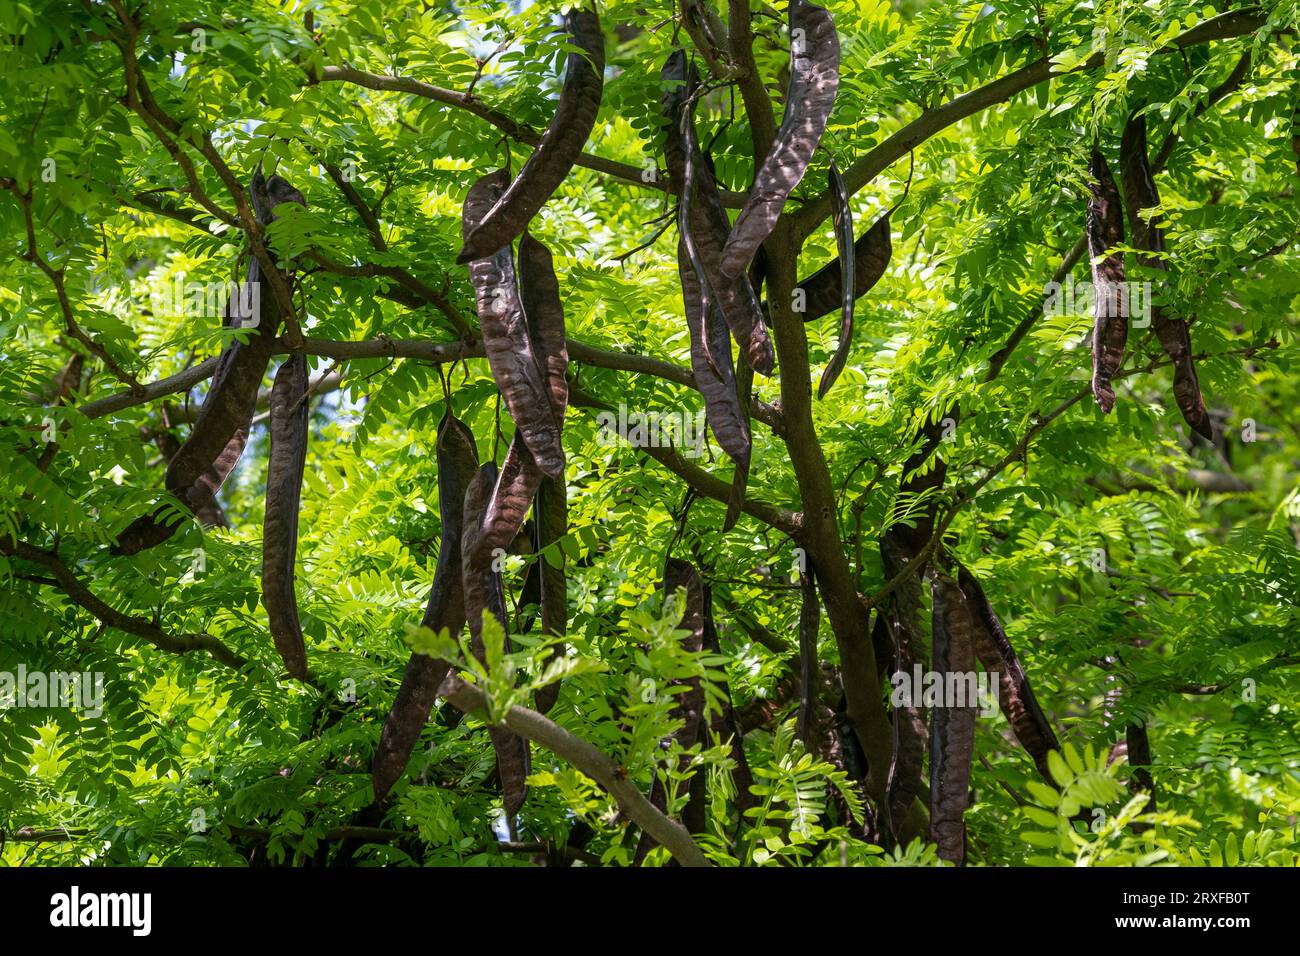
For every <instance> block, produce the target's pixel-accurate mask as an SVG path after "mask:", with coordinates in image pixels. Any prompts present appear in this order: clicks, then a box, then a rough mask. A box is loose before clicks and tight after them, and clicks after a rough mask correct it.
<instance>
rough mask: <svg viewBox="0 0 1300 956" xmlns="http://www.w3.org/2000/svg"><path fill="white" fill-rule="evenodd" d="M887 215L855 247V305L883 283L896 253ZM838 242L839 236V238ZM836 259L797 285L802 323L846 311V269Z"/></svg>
mask: <svg viewBox="0 0 1300 956" xmlns="http://www.w3.org/2000/svg"><path fill="white" fill-rule="evenodd" d="M889 215H890V214H889V213H888V212H886V213H885V214H884V215H882V216H881V217H880V218H879V219H877V220H876V221H875V222H874V223H872V224H871V228H870V229H868V230H867V231H866V232H864V233H863V234H862V235H861V236H859V237H858V241H857V242H855V243H854V244H853V298H854V301H855V302H856V301H857V300H858V299H860V298H862V297H863V296H864V295H866V294H867V293H868V292H870V291H871V289H872V288H873V287H874V286H875V284H876V283H877V282H879V281H880V277H881V276H883V275H884V274H885V269H887V268H888V267H889V257H890V256H892V255H893V254H894V245H893V239H892V238H891V236H890V234H889ZM836 238H837V240H838V238H839V237H838V236H837V237H836ZM840 262H841V259H840V258H836V259H834V260H832V261H831V262H828V263H827V264H826V265H824V266H822V267H821V268H820V269H818V270H817V271H816V272H814V273H813V274H812V275H810V276H809V277H808V278H807V279H805V280H804V281H803V282H800V283H799V284H798V285H797V286H795V305H796V306H800V307H802V313H803V320H804V321H805V322H812V321H813V320H814V319H820V318H821V317H822V316H823V315H825V314H826V313H828V312H832V311H834V310H835V309H837V308H840V309H842V308H843V302H844V298H843V295H844V270H843V267H842V266H841V265H840Z"/></svg>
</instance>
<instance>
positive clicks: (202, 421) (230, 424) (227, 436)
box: [112, 165, 306, 554]
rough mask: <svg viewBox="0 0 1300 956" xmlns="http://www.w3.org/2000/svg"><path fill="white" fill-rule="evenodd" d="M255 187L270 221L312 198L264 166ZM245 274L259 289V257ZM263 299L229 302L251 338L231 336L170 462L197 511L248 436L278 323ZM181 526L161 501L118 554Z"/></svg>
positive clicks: (261, 213)
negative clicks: (245, 312)
mask: <svg viewBox="0 0 1300 956" xmlns="http://www.w3.org/2000/svg"><path fill="white" fill-rule="evenodd" d="M249 194H250V196H252V201H253V207H254V210H255V211H256V213H257V215H258V220H259V221H260V222H261V223H262V225H264V226H265V225H269V224H270V223H271V222H273V221H274V219H275V216H274V214H273V212H272V210H273V209H274V208H275V207H276V206H277V205H279V204H280V203H282V202H296V203H299V204H301V205H306V200H305V199H304V198H303V195H302V193H301V192H299V191H298V190H297V189H295V188H294V187H293V186H291V185H289V183H288V182H286V181H285V180H283V179H281V178H280V177H279V176H272V177H271V178H270V179H269V180H267V179H264V178H263V177H262V171H261V166H260V165H259V166H258V168H257V170H256V172H255V173H254V174H253V181H252V185H251V186H250V188H249ZM247 275H248V278H247V284H246V288H247V289H250V290H254V291H258V290H260V286H261V271H260V267H259V264H258V261H257V259H252V260H251V261H250V262H249V264H248V273H247ZM286 278H288V276H287V275H286ZM261 298H262V297H261V296H260V294H259V295H256V296H254V297H253V300H252V301H253V302H254V303H256V305H257V309H258V311H257V313H256V314H254V315H251V316H241V315H239V314H238V313H239V311H240V309H239V305H240V303H239V302H238V301H237V300H236V297H233V296H232V300H231V302H230V303H228V304H227V306H226V314H225V317H224V319H223V322H222V324H223V325H224V326H225V327H227V328H240V327H244V328H252V329H254V331H253V333H252V335H251V336H250V337H249V339H248V342H247V343H240V342H238V341H232V342H231V343H230V344H229V345H228V346H226V348H225V350H224V351H223V352H222V353H221V356H220V358H219V359H218V360H217V368H216V372H215V374H214V375H213V377H212V382H211V384H210V385H209V387H208V394H207V397H206V398H205V399H204V402H203V407H202V408H200V409H199V415H198V418H197V419H196V420H195V422H194V427H193V428H192V429H190V434H189V437H188V438H186V440H185V441H184V442H183V443H182V444H181V447H180V449H179V450H178V451H177V452H176V454H175V455H174V456H173V457H172V459H171V461H170V462H168V465H167V474H166V478H165V479H164V484H165V487H166V488H167V491H168V492H170V493H171V494H172V496H173V497H175V498H176V499H177V500H179V501H180V502H181V504H182V505H183V506H184V507H185V508H186V509H187V510H189V511H190V512H193V513H198V512H200V511H203V510H205V509H207V508H209V507H210V506H211V503H212V502H213V500H214V499H215V498H216V495H217V492H218V491H220V490H221V486H222V485H223V484H224V483H225V481H226V479H227V478H228V477H229V476H230V472H231V471H232V470H233V469H234V467H235V464H236V463H237V462H238V461H239V457H240V455H242V454H243V452H244V446H245V445H246V444H247V442H248V429H249V425H250V423H251V422H252V419H253V412H254V410H255V408H256V406H257V393H258V390H259V389H260V388H261V386H262V379H263V378H264V377H265V376H266V370H267V367H268V366H269V365H270V364H271V356H272V355H273V354H274V352H275V348H276V341H275V337H276V333H277V331H278V329H279V324H280V317H279V316H277V315H275V309H274V306H273V305H268V304H267V303H265V302H262V301H261ZM179 527H180V522H179V518H178V517H177V516H176V515H175V513H174V511H173V510H172V509H170V508H160V509H159V510H157V511H155V512H153V513H152V514H149V515H144V516H142V517H140V518H137V519H136V520H135V521H133V522H132V523H131V524H130V525H128V526H127V528H126V529H125V530H124V531H123V532H122V533H121V534H120V535H119V536H118V539H117V542H116V543H115V544H114V546H113V549H112V550H113V553H114V554H136V553H138V552H140V551H143V550H145V549H146V548H152V547H154V546H155V545H158V544H161V543H162V542H164V541H166V540H167V539H168V538H170V537H171V536H172V535H173V534H175V533H176V530H177V528H179Z"/></svg>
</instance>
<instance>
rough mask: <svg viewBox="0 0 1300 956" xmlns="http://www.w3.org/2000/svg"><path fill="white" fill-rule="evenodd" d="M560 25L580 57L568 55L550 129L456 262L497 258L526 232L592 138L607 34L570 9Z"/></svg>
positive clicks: (587, 15)
mask: <svg viewBox="0 0 1300 956" xmlns="http://www.w3.org/2000/svg"><path fill="white" fill-rule="evenodd" d="M564 26H565V29H566V30H567V31H568V32H569V35H570V37H571V38H572V42H573V45H574V46H576V47H578V49H579V50H581V51H582V52H576V51H575V52H572V53H570V54H569V56H568V59H567V61H566V63H565V67H564V86H563V88H562V89H561V91H560V101H559V105H558V106H557V108H556V110H555V116H554V117H553V118H552V120H551V125H550V126H548V127H547V128H546V132H545V133H544V134H542V139H541V142H539V143H538V144H537V149H535V150H534V151H533V154H532V155H531V156H529V157H528V161H527V162H525V163H524V167H523V169H521V170H520V171H519V175H518V177H516V178H515V181H514V182H512V183H511V184H510V188H508V189H506V190H505V192H504V193H503V194H502V195H501V197H500V198H499V199H497V200H496V202H495V204H494V205H493V206H492V208H491V209H490V210H488V211H487V213H486V215H484V216H483V218H482V221H481V222H476V223H475V224H474V226H473V227H472V228H470V229H467V230H466V232H465V245H464V247H463V248H462V249H461V251H460V255H459V256H457V257H456V261H457V262H460V263H465V262H472V261H473V260H475V259H482V258H483V257H484V256H491V255H495V254H497V253H498V252H500V251H501V250H502V249H503V248H505V247H506V246H508V245H510V243H511V242H512V241H513V240H514V238H515V237H516V236H518V235H519V234H520V233H521V232H523V231H524V229H525V228H527V226H528V223H529V220H531V219H532V218H533V216H535V215H536V214H537V211H538V210H539V209H541V208H542V206H544V205H546V201H547V200H548V199H550V198H551V194H552V193H554V192H555V190H556V189H557V188H559V185H560V183H562V182H564V177H566V176H567V175H569V170H570V169H572V168H573V164H574V163H575V162H576V161H577V159H578V157H579V156H581V155H582V148H583V146H585V145H586V143H587V137H588V136H590V135H591V129H592V127H593V126H594V125H595V123H596V113H597V112H598V111H599V110H600V97H601V92H602V90H603V88H604V75H605V34H604V32H603V31H602V30H601V28H600V19H599V18H598V17H597V16H596V14H595V13H593V12H591V11H589V10H581V9H575V10H570V11H569V12H568V13H566V14H565V15H564Z"/></svg>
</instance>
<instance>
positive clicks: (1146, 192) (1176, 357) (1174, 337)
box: [1120, 116, 1214, 439]
mask: <svg viewBox="0 0 1300 956" xmlns="http://www.w3.org/2000/svg"><path fill="white" fill-rule="evenodd" d="M1120 164H1121V175H1122V178H1123V180H1124V203H1125V208H1126V210H1127V212H1128V222H1129V229H1130V230H1131V231H1132V234H1133V245H1134V246H1135V247H1137V248H1138V249H1143V250H1145V251H1146V252H1147V255H1139V256H1138V262H1139V263H1141V264H1142V265H1144V266H1146V267H1148V268H1151V269H1159V270H1161V271H1162V272H1163V271H1167V268H1168V267H1167V266H1166V264H1165V260H1164V258H1163V256H1162V255H1161V253H1163V252H1164V248H1165V237H1164V231H1163V230H1162V229H1161V227H1160V226H1158V225H1156V224H1155V223H1154V222H1147V221H1144V220H1143V219H1142V216H1141V215H1140V213H1141V211H1142V210H1144V209H1152V208H1154V207H1157V206H1159V205H1160V193H1159V192H1158V191H1157V190H1156V181H1155V179H1154V177H1152V175H1151V166H1150V163H1149V161H1148V159H1147V122H1146V117H1145V116H1132V117H1130V118H1129V121H1128V122H1127V123H1126V124H1125V126H1124V134H1123V136H1122V137H1121V138H1120ZM1151 325H1152V328H1154V329H1155V333H1156V338H1158V339H1159V340H1160V345H1161V347H1162V348H1163V349H1164V350H1165V354H1166V355H1168V356H1169V359H1170V361H1171V363H1172V364H1173V368H1174V399H1175V400H1176V401H1177V402H1178V410H1179V411H1180V412H1182V413H1183V420H1184V421H1186V422H1187V424H1188V425H1190V426H1191V427H1192V428H1193V429H1194V430H1195V431H1196V432H1198V433H1199V434H1200V435H1202V436H1204V437H1205V438H1208V439H1213V438H1214V426H1213V425H1212V424H1211V423H1210V413H1209V412H1208V411H1207V410H1206V408H1205V399H1204V398H1203V397H1202V396H1201V383H1200V381H1199V380H1198V378H1197V375H1196V361H1195V359H1194V358H1193V357H1192V336H1191V331H1190V330H1189V329H1188V327H1187V323H1186V322H1185V321H1184V320H1183V319H1178V318H1172V317H1170V316H1169V315H1167V314H1166V312H1165V309H1164V307H1163V306H1158V305H1154V304H1153V305H1152V306H1151Z"/></svg>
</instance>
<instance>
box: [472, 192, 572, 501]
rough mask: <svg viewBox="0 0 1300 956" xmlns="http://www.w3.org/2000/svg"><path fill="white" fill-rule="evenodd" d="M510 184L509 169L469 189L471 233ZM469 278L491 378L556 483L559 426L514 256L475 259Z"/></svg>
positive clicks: (560, 465) (506, 251) (505, 252)
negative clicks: (525, 312) (529, 326)
mask: <svg viewBox="0 0 1300 956" xmlns="http://www.w3.org/2000/svg"><path fill="white" fill-rule="evenodd" d="M505 181H506V173H505V170H498V171H497V172H495V173H490V174H489V175H487V176H484V177H483V178H482V179H480V180H479V181H478V182H476V183H475V184H474V185H473V186H471V187H470V190H469V194H468V195H467V196H466V197H465V206H464V210H463V219H464V225H465V231H466V234H468V232H469V230H470V229H471V228H473V226H474V225H475V224H476V223H477V222H478V221H479V219H480V217H481V216H482V214H483V211H484V210H485V209H486V208H487V206H488V205H490V204H491V202H492V201H493V199H494V198H495V197H496V196H498V195H500V191H501V190H502V189H503V188H504V186H505ZM469 274H470V280H471V281H472V282H473V284H474V292H475V295H476V297H477V300H478V318H479V328H480V330H481V332H482V335H483V346H484V351H485V352H486V354H487V360H488V365H489V366H490V367H491V369H492V378H493V379H494V380H495V381H496V383H497V388H499V389H500V390H501V394H502V396H503V397H504V399H505V403H506V408H507V409H508V410H509V412H510V417H511V418H512V419H514V422H515V425H516V426H517V428H518V430H519V432H520V433H521V435H522V439H521V440H522V441H523V443H524V445H525V446H526V447H527V449H528V451H529V452H531V453H532V457H533V460H534V462H535V463H536V465H537V467H538V468H539V469H541V472H542V474H544V475H545V476H546V477H548V478H556V477H558V476H559V475H561V474H562V473H563V472H564V448H563V447H562V445H561V444H560V422H559V421H558V420H557V419H556V416H555V412H554V410H553V409H552V398H551V387H550V385H549V384H548V382H547V380H546V377H545V376H544V374H543V373H542V371H541V364H540V363H539V362H538V360H537V355H536V354H535V352H534V349H533V343H532V338H531V336H530V335H529V331H528V321H527V319H526V317H525V315H524V308H523V303H522V302H521V301H520V298H519V289H518V286H517V285H516V280H515V263H514V253H513V252H512V250H511V249H510V247H509V246H506V247H505V248H502V249H501V250H500V251H499V252H497V253H496V254H495V255H492V256H489V257H487V258H485V259H476V260H474V261H473V262H472V263H470V267H469Z"/></svg>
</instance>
